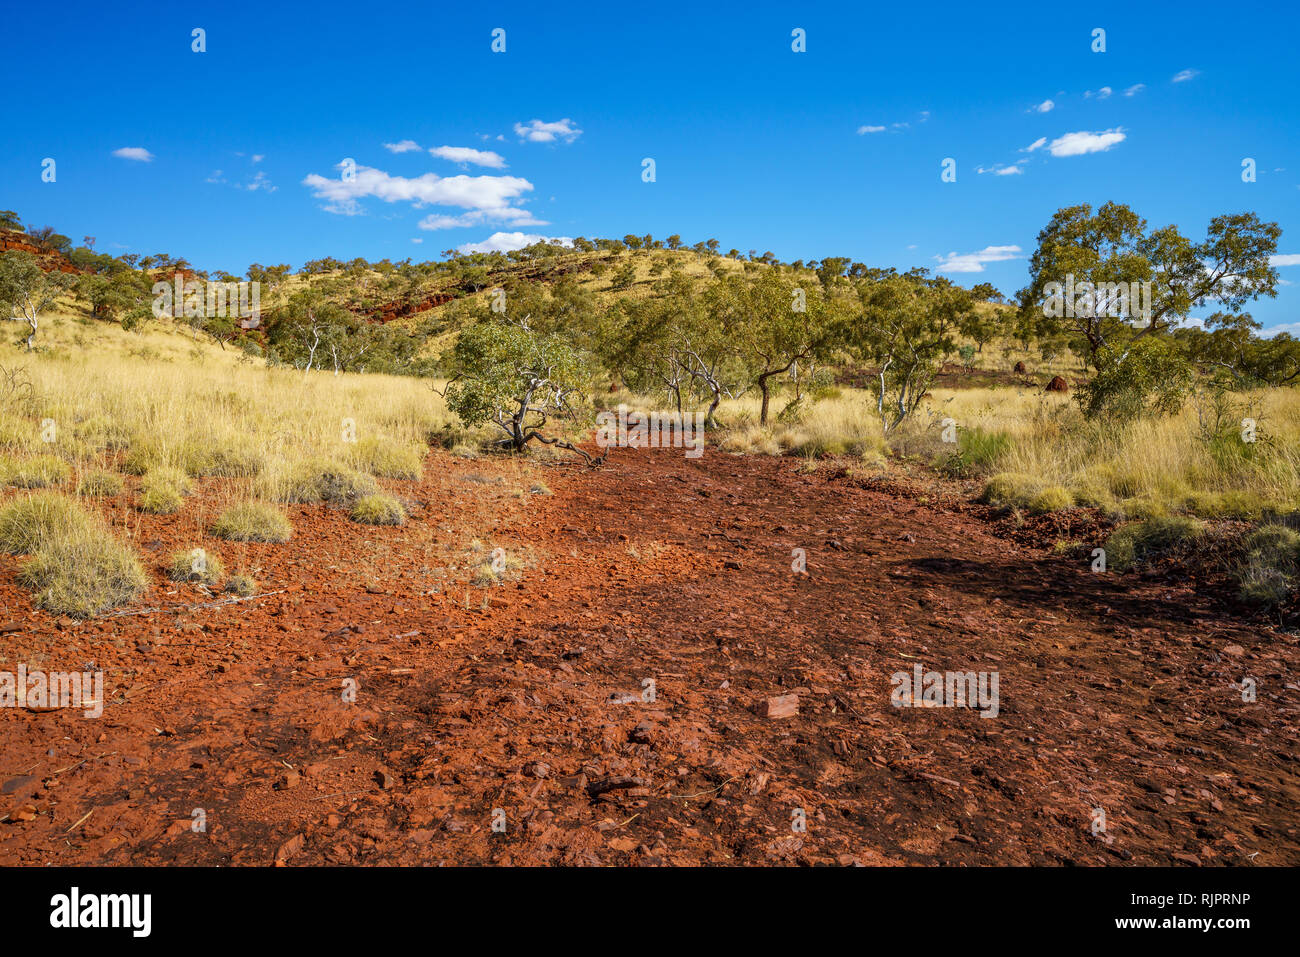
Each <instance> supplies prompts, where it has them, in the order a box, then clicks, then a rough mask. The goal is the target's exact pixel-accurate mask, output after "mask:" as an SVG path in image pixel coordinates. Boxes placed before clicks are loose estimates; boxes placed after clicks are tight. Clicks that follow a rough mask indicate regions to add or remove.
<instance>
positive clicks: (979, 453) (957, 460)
mask: <svg viewBox="0 0 1300 957" xmlns="http://www.w3.org/2000/svg"><path fill="white" fill-rule="evenodd" d="M1010 448H1011V436H1010V435H1008V434H1007V433H1006V432H997V431H987V430H985V429H983V428H980V427H979V426H976V427H975V428H973V429H962V430H961V431H959V432H958V433H957V449H956V451H954V452H952V453H951V454H950V455H949V456H948V458H947V459H946V460H945V461H944V462H943V464H942V466H941V467H942V470H943V471H944V472H946V473H947V474H949V475H952V476H954V477H956V478H965V477H967V476H969V475H974V474H979V473H981V472H984V471H986V470H988V469H989V468H991V467H992V466H993V465H994V464H995V463H996V462H997V460H998V459H1000V458H1001V457H1002V456H1003V455H1004V454H1005V453H1006V452H1007V450H1008V449H1010ZM999 504H1002V503H999Z"/></svg>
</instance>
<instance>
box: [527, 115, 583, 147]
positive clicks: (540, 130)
mask: <svg viewBox="0 0 1300 957" xmlns="http://www.w3.org/2000/svg"><path fill="white" fill-rule="evenodd" d="M515 133H516V134H517V135H518V136H519V138H520V139H522V140H524V141H526V142H529V143H554V142H555V141H556V140H557V139H563V140H564V142H566V143H572V142H573V141H574V140H576V139H577V138H578V137H579V136H581V135H582V130H580V129H578V128H577V127H576V126H574V125H573V120H571V119H569V118H568V117H565V118H564V119H562V120H556V121H555V122H554V123H545V122H543V121H542V120H529V121H528V122H527V123H516V124H515Z"/></svg>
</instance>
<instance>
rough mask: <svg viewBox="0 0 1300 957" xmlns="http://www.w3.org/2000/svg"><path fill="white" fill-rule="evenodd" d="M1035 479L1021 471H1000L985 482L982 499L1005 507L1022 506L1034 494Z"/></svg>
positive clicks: (987, 503) (987, 502) (988, 503)
mask: <svg viewBox="0 0 1300 957" xmlns="http://www.w3.org/2000/svg"><path fill="white" fill-rule="evenodd" d="M1033 487H1034V485H1033V480H1032V479H1031V478H1030V477H1029V476H1027V475H1021V474H1020V473H1019V472H999V473H998V474H997V475H994V476H992V477H991V478H990V479H989V480H988V481H987V482H985V483H984V492H983V494H981V495H980V501H981V502H984V503H985V504H986V505H998V506H1001V507H1003V508H1012V507H1014V506H1022V505H1025V504H1027V503H1028V502H1029V498H1030V496H1031V495H1032V494H1033Z"/></svg>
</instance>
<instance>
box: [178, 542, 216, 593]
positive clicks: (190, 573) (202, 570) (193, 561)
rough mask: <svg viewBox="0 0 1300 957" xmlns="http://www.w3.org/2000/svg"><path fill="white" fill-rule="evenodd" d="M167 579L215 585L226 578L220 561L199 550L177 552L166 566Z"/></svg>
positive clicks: (214, 556)
mask: <svg viewBox="0 0 1300 957" xmlns="http://www.w3.org/2000/svg"><path fill="white" fill-rule="evenodd" d="M167 577H168V578H170V579H171V580H172V581H174V582H197V583H200V584H203V585H216V584H217V583H218V582H220V581H221V580H222V579H223V578H225V577H226V567H225V565H223V564H222V563H221V559H220V558H218V557H217V556H216V555H213V554H210V553H209V552H206V551H204V550H203V549H201V548H193V549H190V550H189V551H187V552H177V553H176V554H174V555H173V556H172V560H171V563H170V564H169V565H168V566H167Z"/></svg>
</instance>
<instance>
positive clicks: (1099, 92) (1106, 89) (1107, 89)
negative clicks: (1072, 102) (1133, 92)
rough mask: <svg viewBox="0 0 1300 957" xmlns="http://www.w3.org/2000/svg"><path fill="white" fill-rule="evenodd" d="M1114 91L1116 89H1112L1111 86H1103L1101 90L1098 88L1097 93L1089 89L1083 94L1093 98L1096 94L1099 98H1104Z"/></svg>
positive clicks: (1085, 96)
mask: <svg viewBox="0 0 1300 957" xmlns="http://www.w3.org/2000/svg"><path fill="white" fill-rule="evenodd" d="M1114 92H1115V91H1114V90H1112V89H1111V88H1110V87H1108V86H1103V87H1102V88H1101V89H1100V90H1097V91H1096V92H1095V93H1094V92H1093V91H1092V90H1089V91H1088V92H1086V93H1084V94H1083V96H1084V99H1092V98H1093V97H1094V96H1095V97H1096V98H1097V99H1099V100H1104V99H1106V98H1107V97H1109V96H1110V95H1111V94H1112V93H1114Z"/></svg>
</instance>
